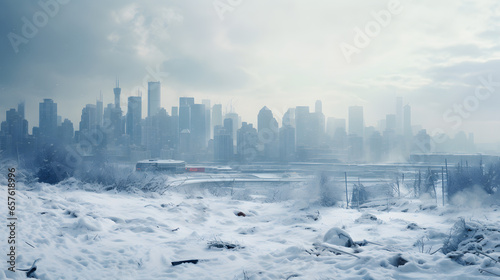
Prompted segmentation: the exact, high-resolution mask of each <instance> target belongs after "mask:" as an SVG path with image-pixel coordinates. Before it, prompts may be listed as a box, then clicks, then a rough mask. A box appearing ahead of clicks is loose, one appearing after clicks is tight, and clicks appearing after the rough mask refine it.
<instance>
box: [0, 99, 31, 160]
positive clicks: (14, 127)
mask: <svg viewBox="0 0 500 280" xmlns="http://www.w3.org/2000/svg"><path fill="white" fill-rule="evenodd" d="M27 137H28V121H27V120H25V119H24V118H23V117H22V115H21V113H19V110H18V111H17V112H16V109H14V108H12V109H10V110H8V111H7V112H6V118H5V121H3V122H2V124H1V130H0V150H1V151H4V152H3V153H2V155H3V156H17V155H18V154H19V153H22V152H23V148H24V142H25V140H26V139H27Z"/></svg>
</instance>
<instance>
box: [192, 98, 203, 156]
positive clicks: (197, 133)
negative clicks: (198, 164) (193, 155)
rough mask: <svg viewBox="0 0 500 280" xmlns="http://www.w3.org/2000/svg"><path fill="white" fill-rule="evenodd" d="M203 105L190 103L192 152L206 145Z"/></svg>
mask: <svg viewBox="0 0 500 280" xmlns="http://www.w3.org/2000/svg"><path fill="white" fill-rule="evenodd" d="M205 116H206V112H205V105H203V104H193V105H191V126H190V127H191V130H190V131H191V146H192V150H191V151H192V152H199V151H202V150H204V149H205V148H206V147H207V137H206V128H205Z"/></svg>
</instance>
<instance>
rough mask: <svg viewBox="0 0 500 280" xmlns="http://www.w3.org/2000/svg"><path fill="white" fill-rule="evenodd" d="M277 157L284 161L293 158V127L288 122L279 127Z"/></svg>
mask: <svg viewBox="0 0 500 280" xmlns="http://www.w3.org/2000/svg"><path fill="white" fill-rule="evenodd" d="M279 158H280V160H281V161H284V162H289V161H292V160H294V159H295V128H294V127H293V126H291V125H289V124H287V125H283V126H282V127H281V128H280V132H279Z"/></svg>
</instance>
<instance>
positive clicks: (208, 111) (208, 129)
mask: <svg viewBox="0 0 500 280" xmlns="http://www.w3.org/2000/svg"><path fill="white" fill-rule="evenodd" d="M201 104H203V105H205V135H206V137H207V141H208V140H209V139H212V106H211V102H210V100H209V99H203V100H202V101H201Z"/></svg>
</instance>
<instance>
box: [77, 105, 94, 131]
mask: <svg viewBox="0 0 500 280" xmlns="http://www.w3.org/2000/svg"><path fill="white" fill-rule="evenodd" d="M96 115H97V114H96V105H93V104H87V105H86V106H85V107H83V109H82V115H81V119H80V126H79V130H80V133H81V132H82V131H89V130H91V129H95V127H96Z"/></svg>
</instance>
